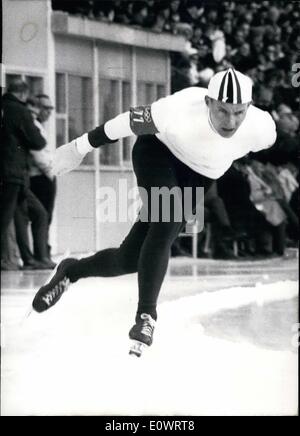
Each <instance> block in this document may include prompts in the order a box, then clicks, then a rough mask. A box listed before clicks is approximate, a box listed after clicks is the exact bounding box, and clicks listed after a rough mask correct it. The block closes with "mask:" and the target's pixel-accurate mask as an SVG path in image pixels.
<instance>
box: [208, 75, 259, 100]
mask: <svg viewBox="0 0 300 436" xmlns="http://www.w3.org/2000/svg"><path fill="white" fill-rule="evenodd" d="M208 96H209V97H211V98H214V99H215V100H219V101H222V102H223V103H231V104H239V103H249V102H251V101H252V80H251V79H250V77H247V76H245V75H244V74H242V73H240V72H239V71H236V70H235V69H234V68H228V70H226V71H220V72H219V73H217V74H215V75H214V76H213V77H212V78H211V79H210V82H209V84H208Z"/></svg>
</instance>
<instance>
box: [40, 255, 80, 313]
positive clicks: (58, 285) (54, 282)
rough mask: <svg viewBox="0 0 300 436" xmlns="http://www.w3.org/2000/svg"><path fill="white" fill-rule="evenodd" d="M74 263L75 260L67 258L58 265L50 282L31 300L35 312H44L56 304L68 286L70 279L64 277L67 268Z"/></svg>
mask: <svg viewBox="0 0 300 436" xmlns="http://www.w3.org/2000/svg"><path fill="white" fill-rule="evenodd" d="M76 262H78V260H77V259H73V258H68V259H64V260H63V261H62V262H61V263H60V264H59V265H58V267H57V270H56V272H55V274H54V276H53V277H52V278H51V280H50V282H49V283H47V284H46V285H44V286H42V287H41V288H40V289H39V290H38V292H37V293H36V295H35V297H34V299H33V302H32V307H33V309H34V310H35V311H36V312H44V311H45V310H47V309H50V307H52V306H54V304H56V303H57V302H58V300H59V299H60V297H61V296H62V294H63V293H64V292H65V291H66V290H67V289H68V287H69V285H70V279H69V278H68V277H67V275H66V271H67V268H68V267H69V266H70V265H73V264H74V263H76Z"/></svg>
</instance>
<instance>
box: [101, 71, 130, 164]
mask: <svg viewBox="0 0 300 436" xmlns="http://www.w3.org/2000/svg"><path fill="white" fill-rule="evenodd" d="M130 105H131V84H130V82H128V81H125V80H121V79H108V78H100V80H99V117H100V118H99V124H103V123H105V122H106V121H108V120H110V119H111V118H114V117H115V116H117V115H119V114H120V113H122V112H126V111H128V110H129V108H130ZM131 149H132V138H130V137H129V138H123V139H120V140H119V141H117V142H115V143H113V144H110V145H107V146H104V147H101V148H100V164H101V165H106V166H108V165H110V166H122V165H124V164H125V165H127V164H129V162H130V161H131Z"/></svg>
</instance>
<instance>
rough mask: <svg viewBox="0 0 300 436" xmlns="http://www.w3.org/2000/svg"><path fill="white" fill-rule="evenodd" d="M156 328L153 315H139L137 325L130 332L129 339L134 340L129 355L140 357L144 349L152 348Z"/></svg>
mask: <svg viewBox="0 0 300 436" xmlns="http://www.w3.org/2000/svg"><path fill="white" fill-rule="evenodd" d="M154 327H155V320H154V319H153V318H152V317H151V315H149V314H148V313H142V314H141V315H138V318H137V320H136V323H135V325H134V326H133V327H132V328H131V330H130V332H129V337H130V339H131V340H132V346H131V348H130V350H129V354H133V355H135V356H137V357H140V356H141V355H142V352H143V351H144V349H145V348H147V347H150V345H151V344H152V342H153V332H154Z"/></svg>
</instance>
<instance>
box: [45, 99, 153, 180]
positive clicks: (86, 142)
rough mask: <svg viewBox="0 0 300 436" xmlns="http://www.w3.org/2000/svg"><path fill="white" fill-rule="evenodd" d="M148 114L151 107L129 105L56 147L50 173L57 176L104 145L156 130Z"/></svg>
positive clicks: (77, 164)
mask: <svg viewBox="0 0 300 436" xmlns="http://www.w3.org/2000/svg"><path fill="white" fill-rule="evenodd" d="M158 132H159V130H158V129H157V127H156V125H155V123H154V121H153V118H152V114H151V106H150V105H148V106H138V107H134V108H131V109H130V111H128V112H124V113H122V114H120V115H118V116H116V117H115V118H113V119H111V120H109V121H107V122H106V123H104V124H102V125H101V126H99V127H96V128H95V129H93V130H91V131H90V132H88V133H85V134H84V135H82V136H80V137H78V138H76V139H74V140H73V141H71V142H69V143H68V144H65V145H62V146H61V147H59V148H58V149H57V150H56V152H55V156H54V161H53V172H54V174H56V175H61V174H64V173H67V172H70V171H72V170H74V169H75V168H77V167H78V166H79V165H80V163H81V162H82V160H83V158H84V156H85V155H86V154H87V153H89V152H90V151H92V150H94V149H95V148H98V147H100V146H102V145H104V144H110V143H113V142H116V141H117V140H118V139H120V138H125V137H127V136H132V135H147V134H155V133H158Z"/></svg>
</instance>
